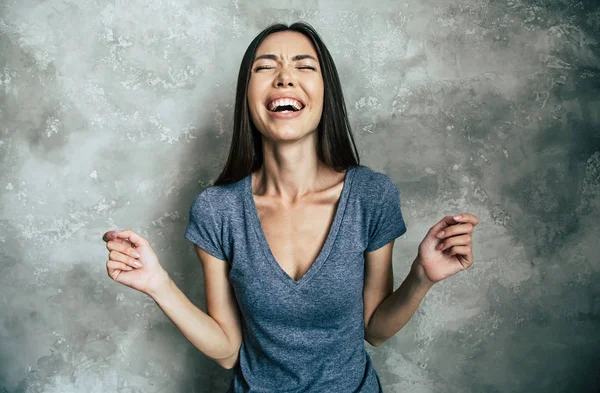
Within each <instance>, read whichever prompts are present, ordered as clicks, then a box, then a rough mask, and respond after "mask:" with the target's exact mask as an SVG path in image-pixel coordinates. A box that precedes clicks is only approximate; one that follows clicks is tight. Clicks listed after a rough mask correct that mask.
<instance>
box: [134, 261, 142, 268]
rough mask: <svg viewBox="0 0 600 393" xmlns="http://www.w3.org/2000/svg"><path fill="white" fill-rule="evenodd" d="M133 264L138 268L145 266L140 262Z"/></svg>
mask: <svg viewBox="0 0 600 393" xmlns="http://www.w3.org/2000/svg"><path fill="white" fill-rule="evenodd" d="M133 264H134V265H135V266H137V267H142V266H143V265H142V264H141V263H140V262H139V261H135V262H133Z"/></svg>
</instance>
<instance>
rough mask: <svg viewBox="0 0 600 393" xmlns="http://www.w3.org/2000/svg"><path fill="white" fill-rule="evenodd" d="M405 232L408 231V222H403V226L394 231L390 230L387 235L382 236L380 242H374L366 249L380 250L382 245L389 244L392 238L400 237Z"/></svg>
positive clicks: (368, 250) (367, 250)
mask: <svg viewBox="0 0 600 393" xmlns="http://www.w3.org/2000/svg"><path fill="white" fill-rule="evenodd" d="M405 233H406V224H404V223H403V224H402V226H401V227H399V228H398V229H397V230H395V231H394V232H390V233H389V234H388V235H387V236H386V237H383V238H381V239H380V240H379V241H378V242H376V243H374V244H372V245H371V246H370V247H368V248H367V249H366V250H365V251H366V252H371V251H375V250H378V249H380V248H381V247H383V246H385V245H386V244H388V243H389V242H391V241H392V240H394V239H397V238H398V237H400V236H402V235H404V234H405Z"/></svg>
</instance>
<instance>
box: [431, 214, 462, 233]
mask: <svg viewBox="0 0 600 393" xmlns="http://www.w3.org/2000/svg"><path fill="white" fill-rule="evenodd" d="M454 224H458V221H456V220H455V219H454V217H452V216H445V217H444V218H442V219H441V220H440V221H438V222H437V223H436V224H435V225H434V226H432V227H431V229H429V232H427V235H428V236H433V237H435V235H436V234H437V233H438V232H439V231H441V230H442V229H444V228H447V227H449V226H450V225H454Z"/></svg>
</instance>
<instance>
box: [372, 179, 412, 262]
mask: <svg viewBox="0 0 600 393" xmlns="http://www.w3.org/2000/svg"><path fill="white" fill-rule="evenodd" d="M375 217H378V218H377V219H376V220H375V222H374V223H373V225H371V228H370V231H369V244H368V245H367V248H366V251H375V250H377V249H378V248H381V247H383V246H385V245H386V244H388V243H389V242H391V241H392V240H394V239H396V238H397V237H399V236H402V235H403V234H404V233H405V232H406V224H405V222H404V218H403V217H402V210H401V209H400V190H399V189H398V186H396V183H394V182H393V181H392V179H390V178H389V177H387V176H386V185H385V188H384V190H383V195H382V198H381V202H380V203H379V205H378V212H377V213H376V215H375Z"/></svg>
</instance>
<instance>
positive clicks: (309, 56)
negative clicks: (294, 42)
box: [254, 53, 318, 62]
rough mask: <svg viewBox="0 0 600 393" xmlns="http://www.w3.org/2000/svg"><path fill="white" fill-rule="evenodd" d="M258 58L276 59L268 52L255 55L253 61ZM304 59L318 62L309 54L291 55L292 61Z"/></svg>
mask: <svg viewBox="0 0 600 393" xmlns="http://www.w3.org/2000/svg"><path fill="white" fill-rule="evenodd" d="M260 59H269V60H275V61H276V60H277V56H276V55H273V54H271V53H268V54H265V55H260V56H257V57H256V58H255V59H254V61H257V60H260ZM304 59H312V60H314V61H316V62H318V61H317V59H315V57H314V56H311V55H296V56H294V57H292V60H293V61H299V60H304Z"/></svg>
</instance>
